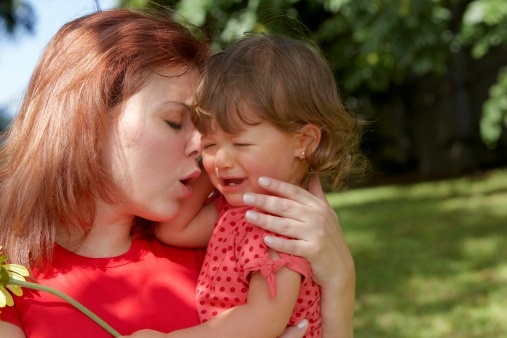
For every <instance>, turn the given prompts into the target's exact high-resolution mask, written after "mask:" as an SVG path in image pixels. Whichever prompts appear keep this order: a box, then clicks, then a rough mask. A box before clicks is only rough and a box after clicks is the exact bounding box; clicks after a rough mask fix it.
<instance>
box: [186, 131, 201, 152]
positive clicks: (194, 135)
mask: <svg viewBox="0 0 507 338" xmlns="http://www.w3.org/2000/svg"><path fill="white" fill-rule="evenodd" d="M201 150H202V147H201V134H200V133H199V132H198V131H197V129H195V128H193V130H192V131H191V134H190V138H189V140H188V142H187V145H186V149H185V155H186V156H189V157H193V158H195V159H197V158H198V157H199V156H201Z"/></svg>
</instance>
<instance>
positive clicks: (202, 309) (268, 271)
mask: <svg viewBox="0 0 507 338" xmlns="http://www.w3.org/2000/svg"><path fill="white" fill-rule="evenodd" d="M215 206H216V208H217V211H218V218H217V223H216V225H215V228H214V229H213V234H212V235H211V240H210V243H209V245H208V249H207V250H206V257H205V259H204V264H203V268H202V270H201V273H200V275H199V282H198V286H197V309H198V311H199V317H200V319H201V322H205V321H207V320H209V319H211V318H213V317H215V316H217V315H219V314H220V313H222V312H223V311H225V310H227V309H229V308H232V307H234V306H237V305H242V304H245V303H246V302H247V296H248V286H249V283H250V280H249V276H250V273H252V272H255V271H261V273H262V275H263V276H264V277H265V278H267V280H268V284H269V286H270V291H271V294H272V295H274V293H275V290H276V285H275V283H276V280H275V278H274V273H275V272H276V271H277V270H278V269H279V268H281V267H282V266H287V267H288V268H289V269H291V270H294V271H296V272H299V273H300V274H301V275H302V276H303V279H302V281H301V289H300V291H299V296H298V300H297V302H296V305H295V308H294V311H293V312H292V316H291V318H290V322H289V324H290V325H295V324H297V323H299V321H300V320H302V319H303V318H306V319H308V321H309V322H310V327H309V329H308V331H307V334H306V335H305V337H320V336H321V318H320V289H319V287H318V285H317V284H315V282H314V281H313V280H312V278H311V277H312V270H311V268H310V265H309V264H308V262H307V261H306V259H304V258H301V257H297V256H291V255H287V254H284V253H279V255H280V259H278V260H273V259H271V258H269V250H268V248H267V247H266V245H265V244H264V242H263V239H264V237H265V235H267V234H268V233H267V232H266V231H265V230H263V229H261V228H258V227H256V226H253V225H251V224H249V223H248V222H247V221H246V220H245V212H246V211H247V210H249V209H252V208H251V207H249V206H244V207H234V206H231V205H230V204H228V203H227V201H226V200H225V198H224V197H223V196H219V197H218V198H217V199H216V200H215ZM256 211H259V212H260V210H256ZM269 234H270V235H272V236H275V235H274V234H272V233H269Z"/></svg>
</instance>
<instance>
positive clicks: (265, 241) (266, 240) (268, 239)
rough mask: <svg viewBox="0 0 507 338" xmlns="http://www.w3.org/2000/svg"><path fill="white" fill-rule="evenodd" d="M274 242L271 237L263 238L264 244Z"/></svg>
mask: <svg viewBox="0 0 507 338" xmlns="http://www.w3.org/2000/svg"><path fill="white" fill-rule="evenodd" d="M274 242H275V240H274V238H273V237H271V236H266V237H264V243H266V244H273V243H274Z"/></svg>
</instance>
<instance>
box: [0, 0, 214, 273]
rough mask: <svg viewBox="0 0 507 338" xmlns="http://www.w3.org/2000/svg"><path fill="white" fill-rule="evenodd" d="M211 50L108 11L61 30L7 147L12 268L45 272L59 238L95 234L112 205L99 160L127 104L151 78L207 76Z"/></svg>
mask: <svg viewBox="0 0 507 338" xmlns="http://www.w3.org/2000/svg"><path fill="white" fill-rule="evenodd" d="M209 53H210V50H209V48H208V45H207V44H206V43H204V42H203V41H200V40H199V39H197V38H196V37H195V36H194V35H193V34H192V33H191V32H190V31H189V30H188V29H187V28H185V27H184V26H182V25H181V24H180V23H178V22H177V21H176V20H174V19H172V18H170V17H169V16H168V14H162V13H148V12H142V11H132V10H126V9H114V10H108V11H102V12H97V13H94V14H91V15H87V16H84V17H81V18H78V19H76V20H74V21H72V22H69V23H67V24H65V25H64V26H63V27H62V28H61V29H60V30H59V31H58V33H57V34H56V35H55V36H54V37H53V39H52V41H51V42H50V43H49V45H48V46H47V48H46V50H45V51H44V53H43V55H42V57H41V59H40V60H39V63H38V65H37V67H36V69H35V71H34V73H33V75H32V78H31V80H30V83H29V86H28V89H27V92H26V94H25V97H24V100H23V103H22V105H21V108H20V111H19V114H18V115H17V116H16V117H15V118H14V120H13V122H12V124H11V126H10V128H9V129H8V131H7V132H6V134H5V135H3V142H2V144H1V145H0V191H1V194H0V220H1V222H2V223H1V224H0V245H3V246H4V248H5V249H6V250H7V253H8V255H9V257H10V260H11V261H12V262H15V263H19V264H23V265H26V266H43V264H44V263H47V262H49V261H50V260H51V257H52V251H53V247H54V244H55V238H56V234H57V231H61V230H64V231H65V229H69V228H70V227H71V226H79V227H81V228H83V229H84V230H85V231H87V230H89V229H90V227H91V226H92V223H93V220H94V218H95V200H96V199H97V198H101V199H104V200H105V201H109V198H108V192H110V191H111V190H110V189H111V188H112V187H111V185H110V184H109V182H108V179H107V177H106V175H105V174H104V172H103V169H102V165H101V163H100V156H99V154H100V153H101V148H102V144H103V141H104V139H105V136H106V130H107V127H108V125H109V124H110V123H111V122H112V121H113V120H114V119H116V118H117V116H116V115H117V114H118V112H119V111H120V109H119V107H120V105H121V104H122V103H123V102H124V101H126V100H127V99H128V98H130V97H131V96H132V95H134V94H135V93H137V92H138V91H139V90H140V89H141V88H142V87H143V86H144V85H145V83H146V81H147V79H148V78H149V76H150V75H151V74H152V72H153V71H155V70H157V69H160V68H161V67H164V68H166V69H167V68H168V67H169V69H174V70H175V74H164V75H170V76H178V75H181V72H182V71H181V70H182V69H187V70H189V69H193V68H198V69H202V67H203V63H204V60H205V59H206V58H207V57H208V55H209ZM176 72H179V73H176Z"/></svg>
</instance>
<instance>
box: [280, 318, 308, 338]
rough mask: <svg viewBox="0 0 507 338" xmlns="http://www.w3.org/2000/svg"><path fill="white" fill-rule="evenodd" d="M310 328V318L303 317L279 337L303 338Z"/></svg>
mask: <svg viewBox="0 0 507 338" xmlns="http://www.w3.org/2000/svg"><path fill="white" fill-rule="evenodd" d="M307 330H308V320H306V319H303V320H302V321H300V322H299V323H298V324H297V325H296V326H289V327H287V328H286V329H285V331H283V332H282V334H281V335H280V336H278V338H302V337H304V336H305V334H306V331H307Z"/></svg>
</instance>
